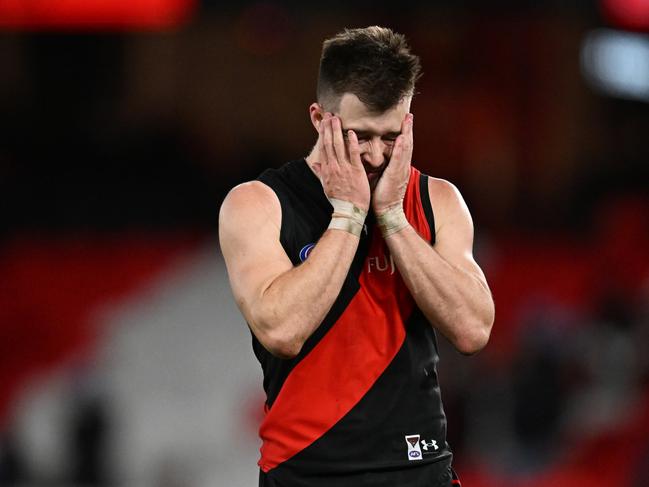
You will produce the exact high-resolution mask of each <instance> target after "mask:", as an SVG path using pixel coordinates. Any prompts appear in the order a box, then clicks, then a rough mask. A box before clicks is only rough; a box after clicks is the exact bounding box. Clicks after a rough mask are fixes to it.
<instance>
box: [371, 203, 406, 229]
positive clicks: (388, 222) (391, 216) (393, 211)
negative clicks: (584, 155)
mask: <svg viewBox="0 0 649 487" xmlns="http://www.w3.org/2000/svg"><path fill="white" fill-rule="evenodd" d="M376 224H377V225H378V227H379V228H380V229H381V235H383V237H387V236H388V235H392V234H393V233H397V232H398V231H399V230H402V229H404V228H406V227H407V226H408V225H410V223H408V219H407V218H406V214H405V213H404V212H403V206H402V205H401V204H399V205H395V206H392V207H391V208H389V209H388V211H386V212H385V213H383V214H381V215H377V217H376Z"/></svg>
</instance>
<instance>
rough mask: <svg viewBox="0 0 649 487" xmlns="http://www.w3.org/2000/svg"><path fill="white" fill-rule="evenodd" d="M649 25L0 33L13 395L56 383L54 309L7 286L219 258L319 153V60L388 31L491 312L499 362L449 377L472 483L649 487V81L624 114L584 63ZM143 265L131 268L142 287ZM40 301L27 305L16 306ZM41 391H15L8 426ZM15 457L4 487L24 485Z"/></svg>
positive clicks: (212, 13)
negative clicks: (75, 257) (261, 189)
mask: <svg viewBox="0 0 649 487" xmlns="http://www.w3.org/2000/svg"><path fill="white" fill-rule="evenodd" d="M636 3H637V4H638V5H640V4H641V3H642V2H636ZM636 3H634V2H624V1H613V0H611V1H603V2H599V3H598V2H587V1H572V2H558V1H544V2H450V1H448V2H435V3H432V2H416V1H401V2H396V3H395V2H386V1H381V2H370V1H358V2H336V1H334V2H327V3H326V5H325V4H322V5H321V4H317V6H316V4H313V6H311V5H310V4H309V5H305V4H304V3H303V2H217V1H208V0H205V1H203V2H201V3H198V4H191V2H190V3H188V5H189V7H188V9H187V11H186V12H185V13H184V14H183V15H179V16H178V18H176V19H173V18H172V19H170V20H168V21H167V22H166V24H164V25H157V24H156V25H149V24H147V21H146V18H145V17H146V16H144V17H143V18H142V19H140V21H139V22H140V23H139V24H138V23H137V22H135V24H133V23H128V22H124V23H123V24H121V23H120V20H119V16H118V18H117V20H116V21H113V22H112V23H109V24H107V25H103V24H101V23H96V22H84V21H83V19H81V20H79V21H76V22H73V23H72V25H70V23H66V22H63V23H59V24H57V21H52V22H50V23H48V22H43V21H39V22H40V23H39V22H30V21H29V20H24V21H23V24H22V25H21V24H20V22H18V23H16V22H15V21H14V22H13V23H10V22H5V23H3V22H2V16H1V15H0V25H2V26H4V27H3V31H1V32H0V114H1V116H0V222H2V224H1V225H0V232H1V233H0V252H2V254H1V260H0V263H1V265H0V270H4V271H3V273H4V278H3V281H4V282H3V284H2V287H0V298H1V299H0V303H4V305H5V308H4V311H3V313H2V314H0V333H1V334H0V337H1V340H2V342H1V343H0V347H4V352H5V353H4V355H5V357H7V356H11V357H13V358H12V359H11V360H9V359H6V358H5V365H3V367H5V366H6V368H5V370H6V372H5V374H6V376H7V377H13V378H14V379H15V377H16V376H20V377H22V375H21V373H20V370H22V369H28V368H29V367H30V365H25V364H27V363H28V362H30V361H31V362H33V361H34V359H35V358H36V359H37V361H38V362H39V364H40V365H39V366H38V369H39V374H43V373H47V372H46V371H47V370H48V367H47V366H43V365H42V363H43V360H42V357H41V356H40V355H38V354H33V353H32V354H31V355H29V357H30V359H29V360H27V359H25V356H26V355H25V353H24V350H25V349H27V348H30V347H31V345H33V344H34V343H39V340H41V337H42V335H39V333H38V332H36V331H34V332H33V333H29V332H26V331H25V330H26V328H25V326H24V320H25V316H26V314H25V313H27V311H25V310H26V309H27V308H29V307H30V306H32V304H30V303H32V302H34V303H40V302H41V301H42V299H41V297H40V294H39V293H38V292H36V291H34V292H32V289H33V287H32V283H24V282H22V281H21V282H22V284H21V286H23V287H17V286H18V284H16V282H17V281H16V279H17V278H16V277H15V276H16V275H18V274H20V273H17V271H16V272H14V271H12V269H14V270H15V269H16V268H18V267H19V263H20V262H23V261H33V259H34V257H33V256H34V254H36V255H41V254H42V252H45V254H42V255H41V257H42V260H39V261H38V262H41V264H40V267H39V266H35V270H34V279H35V280H38V279H40V277H39V276H40V274H39V272H40V270H39V269H41V268H42V266H43V265H44V266H47V265H49V264H48V263H50V262H60V261H61V256H60V253H53V254H49V253H47V252H49V251H50V250H51V249H52V248H53V247H55V248H59V249H62V250H61V252H63V253H66V252H72V253H74V250H70V249H71V248H72V249H82V251H83V252H85V253H86V254H87V253H89V252H90V253H92V252H94V250H93V249H96V248H102V249H103V248H105V246H106V245H108V244H107V243H106V242H111V244H110V245H114V246H116V248H120V249H123V252H125V253H127V254H129V255H131V254H132V248H133V247H134V246H135V247H137V245H140V244H139V243H137V244H134V243H133V239H134V237H133V236H134V235H136V236H137V237H136V238H135V240H136V241H137V242H142V241H144V242H146V244H144V245H145V247H146V246H147V245H152V246H154V247H155V248H158V249H159V248H166V247H165V246H170V247H174V246H176V245H177V243H178V242H179V241H180V242H187V241H190V242H195V241H196V240H199V241H207V242H210V241H213V239H214V238H215V235H216V232H217V223H218V210H219V205H220V203H221V201H222V199H223V197H224V196H225V194H226V193H227V191H228V190H229V189H230V188H232V187H233V186H234V185H236V184H238V183H240V182H243V181H246V180H249V179H252V178H255V177H256V176H257V175H258V174H259V173H260V172H261V171H262V170H263V169H264V168H266V167H270V166H272V167H277V166H279V165H281V164H282V163H283V162H285V161H288V160H291V159H296V158H299V157H302V156H304V155H306V154H307V153H308V151H309V150H310V148H311V146H312V145H313V143H314V142H315V135H316V134H315V132H314V130H313V128H312V126H311V125H310V122H309V119H308V105H309V104H310V103H311V102H313V101H314V97H315V80H316V75H317V68H318V59H319V53H320V48H321V43H322V40H323V39H324V38H325V37H327V36H330V35H333V34H335V33H336V32H338V31H339V30H341V29H342V28H344V27H359V26H366V25H372V24H379V25H385V26H388V27H391V28H393V29H395V30H397V31H399V32H402V33H404V34H405V35H406V36H407V38H408V40H409V42H410V44H411V46H412V49H413V51H414V52H415V53H416V54H418V55H419V56H420V57H421V59H422V64H423V70H424V75H423V77H422V79H421V80H420V82H419V85H418V87H417V92H418V93H417V95H416V97H415V99H414V102H413V107H412V110H413V112H414V113H415V119H416V123H415V154H414V158H413V160H414V164H415V165H416V166H417V167H418V168H419V169H421V170H422V171H424V172H426V173H428V174H430V175H433V176H436V177H441V178H445V179H449V180H450V181H452V182H453V183H454V184H455V185H456V186H458V188H459V189H460V191H461V192H462V194H463V195H464V197H465V199H466V201H467V203H468V205H469V208H470V210H471V212H472V215H473V217H474V223H475V228H476V255H477V258H478V260H479V262H480V264H482V266H483V268H484V269H485V272H486V274H487V278H488V280H489V282H490V284H491V286H492V289H493V292H494V296H495V299H496V308H497V320H496V325H495V328H494V334H493V337H492V341H491V343H490V345H489V346H488V347H487V349H486V350H485V351H484V352H482V353H481V354H480V355H478V356H477V357H472V358H463V357H459V356H457V355H455V354H454V352H452V351H451V350H449V349H448V348H445V349H444V350H443V352H444V353H443V356H442V363H443V364H444V363H445V362H444V361H446V363H448V364H449V365H447V366H445V367H443V370H442V383H443V389H444V392H445V403H446V408H447V413H448V416H449V423H450V433H449V434H450V440H451V444H452V445H453V446H454V448H455V450H456V456H457V463H458V466H459V468H460V470H461V469H462V468H464V475H463V478H464V479H466V480H465V483H466V485H468V486H469V487H472V486H476V485H479V486H491V485H502V483H500V482H502V479H503V478H514V477H511V476H514V475H516V476H517V477H516V478H517V479H518V480H516V481H515V482H514V485H530V486H532V485H558V486H559V485H630V486H638V487H639V486H641V485H647V483H646V482H648V480H647V478H648V477H647V469H648V468H649V467H648V465H649V461H647V458H649V444H648V441H647V438H648V437H649V428H648V427H647V423H648V420H647V417H646V414H645V415H644V416H643V415H642V411H646V410H647V409H648V406H649V403H648V402H647V397H648V392H649V389H647V384H648V381H647V378H648V377H649V367H648V363H649V362H647V360H646V351H645V350H644V349H645V348H646V344H647V343H649V342H648V341H647V338H649V334H648V331H647V330H648V328H649V323H648V320H649V305H648V304H647V303H648V302H649V253H648V250H647V249H648V248H649V247H648V245H649V217H648V216H649V211H648V209H649V71H646V72H644V75H643V74H642V73H643V72H642V70H640V71H629V72H628V73H622V77H626V79H627V80H631V81H637V82H638V83H640V84H641V85H643V83H644V85H643V86H644V90H645V91H644V95H642V94H640V95H638V94H637V93H635V94H631V95H630V94H628V93H623V92H619V91H618V92H615V91H614V90H612V89H611V88H610V87H609V86H608V85H607V84H606V83H605V82H602V81H601V80H598V79H596V78H593V77H592V76H589V74H588V66H587V65H585V64H584V63H585V61H584V59H587V56H585V54H584V53H585V42H586V39H587V38H588V36H589V35H590V34H592V33H597V32H599V33H602V32H609V33H610V32H614V31H617V32H619V33H624V32H626V33H627V34H632V35H634V36H637V39H639V42H644V43H645V44H644V45H645V46H646V45H649V41H648V40H647V35H646V34H645V33H644V32H646V31H647V30H648V28H649V22H648V21H647V19H648V18H649V7H645V8H644V10H643V7H642V5H640V6H639V7H638V10H633V8H632V7H633V5H636ZM134 4H137V2H134ZM645 4H646V3H645ZM0 7H2V6H1V5H0ZM636 7H637V5H636ZM2 12H3V11H2V9H1V8H0V14H1V13H2ZM604 29H606V30H604ZM630 62H631V65H633V66H636V67H637V66H647V65H649V61H648V60H647V59H637V58H633V57H632V58H631V61H630ZM612 69H613V68H612ZM648 69H649V68H648ZM613 71H615V69H613ZM638 73H640V74H638ZM643 76H644V77H643ZM645 78H646V79H645ZM178 245H180V246H181V247H182V246H184V245H185V243H182V244H178ZM111 248H113V247H111ZM137 248H138V249H139V247H137ZM174 248H175V247H174ZM183 248H184V247H183ZM89 249H90V250H89ZM213 250H214V253H215V254H218V247H217V246H216V245H214V246H213ZM144 254H147V252H143V253H142V255H144ZM163 254H164V252H162V253H161V254H160V255H163ZM66 255H67V254H66ZM93 255H94V254H93ZM97 255H99V257H95V258H90V259H89V262H91V263H93V262H94V263H96V262H97V261H98V260H100V259H102V257H101V255H103V254H101V253H99V254H97ZM135 255H136V257H133V258H132V261H131V260H130V261H129V262H131V263H130V264H128V266H130V267H128V266H127V268H128V269H131V268H133V267H134V266H135V267H137V266H140V265H143V264H141V262H143V259H145V257H142V258H139V257H137V256H138V255H140V254H139V253H137V252H136V253H135ZM156 255H157V254H154V255H153V257H152V256H151V254H149V255H147V257H146V258H148V259H154V260H155V258H156V257H155V256H156ZM164 255H166V254H164ZM48 256H51V257H48ZM160 258H162V257H160ZM93 259H94V260H93ZM138 259H139V260H138ZM147 262H148V261H147ZM156 262H157V261H156ZM20 265H22V264H20ZM84 265H85V264H84ZM87 265H88V266H92V265H95V264H87ZM138 268H139V267H138ZM57 269H58V268H57ZM61 269H63V272H65V266H62V267H61ZM53 272H54V271H53ZM56 272H58V271H56ZM89 272H90V271H89ZM93 272H94V271H93ZM115 272H117V271H115ZM20 275H22V274H20ZM12 276H13V277H12ZM223 276H225V275H224V274H223ZM0 278H2V277H0ZM12 279H14V280H12ZM115 279H118V277H115ZM92 282H94V281H92ZM92 285H94V284H86V285H85V286H86V287H88V286H89V287H92ZM80 286H81V285H80ZM82 287H83V286H82ZM19 289H22V290H23V291H19ZM48 292H49V291H48ZM70 292H72V293H75V292H77V288H74V289H70ZM25 293H28V294H33V296H32V298H30V299H32V300H33V301H29V302H27V301H25V302H26V303H27V304H25V305H24V306H23V307H19V308H16V307H11V306H10V304H11V305H12V306H13V304H12V303H15V302H16V299H17V297H18V296H20V297H21V299H22V297H24V295H25ZM30 316H31V315H30ZM48 316H49V315H48ZM47 319H48V318H43V317H36V318H34V317H33V316H31V317H30V320H31V321H30V322H33V321H34V320H36V321H38V320H44V321H43V323H47ZM39 323H40V322H39ZM37 329H39V328H38V326H35V327H34V330H37ZM17 330H18V331H17ZM18 335H20V337H21V342H20V343H22V344H23V345H22V346H20V347H17V346H16V342H15V340H16V337H17V336H18ZM30 344H31V345H30ZM31 348H33V347H31ZM65 348H66V344H65V340H62V344H61V345H60V346H59V348H58V349H57V350H64V349H65ZM44 353H45V352H44ZM57 353H59V352H57ZM55 355H56V353H55ZM63 355H65V354H64V353H61V356H63ZM56 356H57V357H58V356H59V355H56ZM248 358H250V359H251V357H248ZM0 360H1V359H0ZM45 362H47V361H45ZM47 363H56V364H59V363H60V361H58V359H57V360H55V359H52V360H50V362H47ZM16 367H17V368H18V369H16ZM10 368H11V371H10V370H9V369H10ZM16 370H18V372H16ZM23 375H25V377H27V378H28V377H31V375H29V374H23ZM25 381H26V382H28V380H27V379H25ZM25 381H23V380H22V379H21V380H20V381H19V380H17V379H15V380H14V382H15V383H16V384H14V385H13V386H12V387H10V388H8V389H7V390H6V391H4V392H3V400H4V403H5V404H6V405H5V406H4V408H5V409H7V410H10V409H11V404H13V402H14V401H15V400H16V397H18V396H19V391H20V390H22V389H21V387H22V384H23V382H25ZM259 387H261V384H259ZM99 410H101V407H99ZM589 411H590V412H593V411H594V412H593V414H592V416H593V417H592V418H591V417H590V416H589ZM634 411H635V412H637V414H636V413H634ZM638 411H639V412H638ZM91 412H92V411H91ZM97 414H98V417H100V418H101V417H102V416H101V414H99V413H97ZM91 417H92V415H91ZM630 418H631V419H630ZM95 419H96V418H95ZM96 420H97V421H99V420H98V419H96ZM3 421H4V422H5V424H7V425H9V426H6V427H5V431H10V430H11V427H10V425H11V420H10V418H9V417H8V416H7V418H5V419H4V420H3ZM95 426H96V424H95ZM643 428H645V429H643ZM101 429H102V428H101V427H100V428H98V430H101ZM90 430H91V433H89V434H88V437H87V438H86V440H84V441H87V442H88V444H93V438H95V436H97V435H95V436H93V433H92V431H94V430H93V429H92V428H90ZM639 432H644V433H643V434H639ZM645 433H646V434H645ZM99 436H100V435H99ZM84 438H85V437H84ZM95 439H96V438H95ZM95 443H96V441H95ZM4 444H5V446H4V450H3V451H4V457H5V460H6V459H7V458H8V459H9V460H6V462H5V470H4V471H5V472H14V473H11V474H5V478H6V479H8V480H7V482H9V481H11V482H24V481H26V480H29V478H30V475H31V474H30V472H29V469H28V468H22V469H21V468H18V467H16V465H17V464H19V463H20V462H18V461H17V460H15V457H16V455H17V456H18V457H19V456H20V454H18V453H16V454H14V453H11V452H13V451H14V450H15V449H16V448H17V447H15V446H12V442H11V441H10V440H6V441H5V442H4ZM557 445H561V446H560V447H559V446H557ZM0 447H2V443H0ZM18 450H20V449H19V448H18ZM613 450H615V451H616V452H618V453H617V456H615V455H613V453H612V452H613ZM84 451H88V450H84ZM9 453H11V455H10V454H9ZM23 454H24V455H28V454H29V452H23ZM97 455H98V456H99V457H101V454H99V453H97ZM90 463H92V462H90ZM7 465H8V466H7ZM614 472H618V473H619V477H615V474H614ZM461 474H462V470H461ZM79 475H81V474H79ZM87 475H88V477H87V478H89V479H91V482H90V483H97V484H98V483H102V482H108V480H106V479H108V478H109V477H110V475H108V476H106V475H105V476H103V477H102V475H100V474H98V473H95V474H92V473H90V474H87ZM93 475H94V477H93ZM607 475H608V477H607ZM508 476H510V477H508ZM518 476H520V477H518ZM32 477H33V475H32ZM79 478H83V477H79ZM611 478H616V479H617V480H616V481H615V483H614V484H612V483H607V482H608V481H607V480H604V479H611ZM0 479H2V477H1V476H0ZM525 482H528V483H525ZM534 482H537V483H534Z"/></svg>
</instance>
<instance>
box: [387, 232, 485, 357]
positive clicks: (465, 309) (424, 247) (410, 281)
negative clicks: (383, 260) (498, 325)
mask: <svg viewBox="0 0 649 487" xmlns="http://www.w3.org/2000/svg"><path fill="white" fill-rule="evenodd" d="M386 243H387V245H388V248H389V249H390V253H391V255H392V257H393V259H394V261H395V263H396V266H397V268H398V269H399V272H400V274H401V276H402V277H403V279H404V281H405V283H406V286H407V287H408V289H409V290H410V292H411V294H412V296H413V298H414V299H415V302H416V303H417V305H418V306H419V308H420V309H421V310H422V311H423V313H424V314H425V315H426V317H427V318H428V319H429V321H431V323H432V324H433V325H434V326H435V327H436V328H437V329H439V331H440V332H441V333H442V334H444V336H446V337H447V338H448V339H449V340H450V341H451V342H452V343H453V345H454V346H455V347H456V348H457V349H458V350H459V351H460V352H462V353H467V354H470V353H474V352H477V351H478V350H480V349H481V348H482V347H484V345H485V344H486V342H487V340H488V338H489V333H490V330H491V325H492V323H493V319H494V306H493V300H492V297H491V293H490V291H489V289H488V287H487V286H486V284H485V283H484V282H483V281H482V280H481V279H480V278H479V277H478V276H477V275H475V274H472V273H471V272H468V271H466V270H464V269H461V268H458V267H457V266H454V265H452V264H450V263H449V262H448V261H447V260H445V259H444V258H443V257H442V256H441V255H440V254H439V253H438V252H437V251H436V250H435V248H433V247H432V246H431V245H430V244H429V243H428V242H426V241H425V240H424V239H423V238H421V236H419V235H418V234H417V232H416V231H415V230H414V229H413V228H412V227H411V226H408V227H406V228H404V229H402V230H401V231H399V232H397V233H394V234H392V235H389V236H388V237H387V238H386Z"/></svg>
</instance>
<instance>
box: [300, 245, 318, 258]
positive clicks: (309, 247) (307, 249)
mask: <svg viewBox="0 0 649 487" xmlns="http://www.w3.org/2000/svg"><path fill="white" fill-rule="evenodd" d="M313 247H315V244H314V243H310V244H306V245H305V246H304V247H302V250H300V261H301V262H304V261H305V260H307V259H308V258H309V254H310V253H311V251H312V250H313Z"/></svg>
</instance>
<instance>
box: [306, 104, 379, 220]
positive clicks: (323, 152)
mask: <svg viewBox="0 0 649 487" xmlns="http://www.w3.org/2000/svg"><path fill="white" fill-rule="evenodd" d="M318 133H319V136H318V147H319V152H318V162H317V163H316V164H314V166H315V167H316V171H317V172H318V176H319V177H320V182H321V183H322V187H323V189H324V192H325V194H326V195H327V198H330V199H331V198H335V199H338V200H342V201H349V202H351V203H353V204H354V206H356V207H358V208H360V209H361V210H363V211H367V210H368V209H369V206H370V185H369V182H368V181H367V175H366V174H365V169H364V168H363V163H362V162H361V155H360V148H359V145H358V139H357V138H356V134H355V133H354V132H353V131H352V130H350V131H349V132H348V134H347V137H348V140H349V151H348V150H347V148H346V146H345V141H344V139H343V133H342V125H341V122H340V119H339V118H338V117H334V116H331V114H329V113H325V115H324V118H323V119H322V122H320V127H319V129H318Z"/></svg>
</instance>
